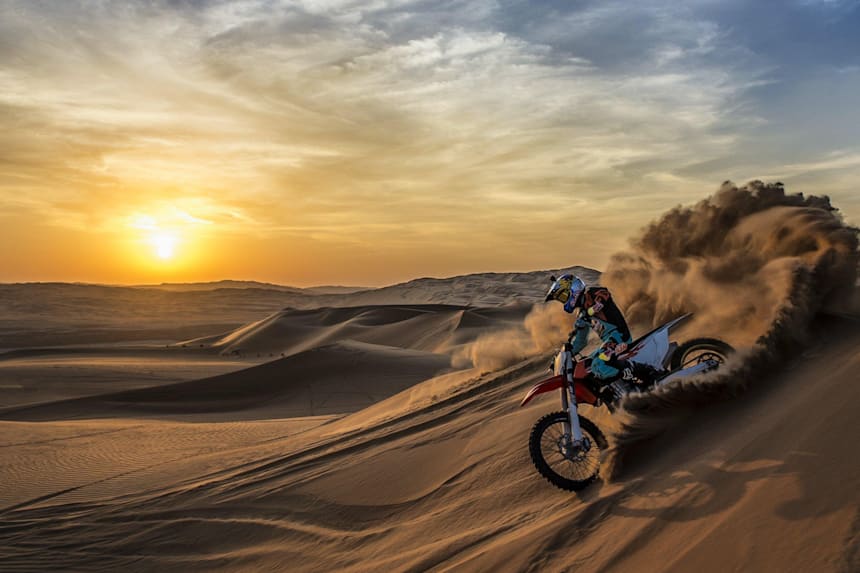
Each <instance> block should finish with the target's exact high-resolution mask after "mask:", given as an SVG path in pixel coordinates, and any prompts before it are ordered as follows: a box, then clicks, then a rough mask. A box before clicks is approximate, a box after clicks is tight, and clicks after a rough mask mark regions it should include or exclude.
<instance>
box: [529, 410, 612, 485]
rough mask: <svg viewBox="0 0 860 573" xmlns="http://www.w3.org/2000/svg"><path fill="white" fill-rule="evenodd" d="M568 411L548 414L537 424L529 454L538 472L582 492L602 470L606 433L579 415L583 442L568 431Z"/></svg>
mask: <svg viewBox="0 0 860 573" xmlns="http://www.w3.org/2000/svg"><path fill="white" fill-rule="evenodd" d="M567 421H568V414H567V412H553V413H552V414H547V415H546V416H544V417H543V418H541V419H540V420H538V421H537V423H535V425H534V427H533V428H532V433H531V435H530V436H529V453H530V454H531V457H532V462H534V465H535V467H536V468H537V471H538V472H539V473H540V475H542V476H543V477H545V478H546V479H547V480H548V481H549V482H550V483H551V484H553V485H554V486H556V487H559V488H561V489H564V490H567V491H579V490H581V489H583V488H585V487H586V486H588V484H590V483H591V482H593V481H594V480H595V479H597V476H598V474H599V473H600V451H601V450H605V449H606V448H607V447H608V444H607V442H606V438H605V437H604V436H603V432H601V431H600V429H599V428H598V427H597V426H596V425H595V424H594V423H593V422H592V421H591V420H589V419H587V418H583V417H582V416H580V417H579V426H580V428H581V429H582V436H583V440H582V443H581V444H574V443H573V439H572V437H571V436H570V434H568V433H566V431H565V427H564V426H565V423H566V422H567Z"/></svg>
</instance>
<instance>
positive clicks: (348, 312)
mask: <svg viewBox="0 0 860 573" xmlns="http://www.w3.org/2000/svg"><path fill="white" fill-rule="evenodd" d="M530 309H531V305H508V306H504V307H500V308H483V307H481V308H475V307H464V306H454V305H375V306H374V305H371V306H367V305H362V306H351V307H345V308H330V307H326V308H320V309H312V310H295V309H287V310H283V311H279V312H276V313H274V314H272V315H270V316H268V317H266V318H264V319H262V320H259V321H255V322H252V323H250V324H247V325H244V326H242V327H240V328H238V329H236V330H233V331H231V332H229V333H226V334H223V335H217V336H209V337H204V338H199V339H194V340H189V341H186V342H183V343H180V346H188V347H195V348H196V347H205V348H213V349H216V350H217V351H218V352H219V353H221V354H223V355H229V356H248V357H255V356H267V355H275V356H277V355H282V356H285V355H290V354H295V353H297V352H302V351H305V350H309V349H311V348H316V347H318V346H324V345H326V344H332V343H334V342H339V341H343V340H355V341H360V342H366V343H369V344H381V345H384V346H396V347H399V348H408V349H412V350H422V351H426V352H436V353H449V354H450V353H452V352H455V351H456V350H457V349H458V348H460V347H462V346H464V345H465V344H468V343H470V342H473V341H474V340H475V339H476V338H477V337H478V336H480V335H483V334H487V333H489V332H492V331H493V330H499V329H503V328H506V327H510V326H514V325H519V324H521V323H522V320H523V317H525V315H526V314H527V313H528V311H529V310H530Z"/></svg>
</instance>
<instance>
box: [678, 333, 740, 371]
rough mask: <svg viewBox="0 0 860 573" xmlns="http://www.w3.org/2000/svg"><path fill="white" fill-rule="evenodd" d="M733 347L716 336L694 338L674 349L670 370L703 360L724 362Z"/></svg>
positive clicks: (732, 352)
mask: <svg viewBox="0 0 860 573" xmlns="http://www.w3.org/2000/svg"><path fill="white" fill-rule="evenodd" d="M734 352H735V349H734V348H732V347H731V345H729V344H726V343H725V342H723V341H722V340H719V339H717V338H694V339H692V340H688V341H687V342H685V343H684V344H682V345H681V346H679V347H678V348H676V349H675V352H673V353H672V360H671V363H670V367H671V370H677V369H679V368H687V367H688V366H692V365H694V364H696V363H699V362H701V361H703V360H707V359H713V360H716V361H717V362H719V363H720V364H721V365H722V364H725V362H726V360H728V359H729V356H731V355H732V354H734Z"/></svg>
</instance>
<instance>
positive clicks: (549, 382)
mask: <svg viewBox="0 0 860 573" xmlns="http://www.w3.org/2000/svg"><path fill="white" fill-rule="evenodd" d="M565 387H567V381H566V380H565V379H564V376H563V375H561V374H556V375H555V376H553V377H552V378H547V379H546V380H542V381H541V382H538V383H537V384H535V385H534V386H532V387H531V389H530V390H529V391H528V392H527V393H526V395H525V397H524V398H523V400H522V402H520V407H522V406H525V405H526V404H528V403H529V402H531V401H532V398H534V397H535V396H537V395H538V394H543V393H545V392H552V391H553V390H558V389H559V388H565Z"/></svg>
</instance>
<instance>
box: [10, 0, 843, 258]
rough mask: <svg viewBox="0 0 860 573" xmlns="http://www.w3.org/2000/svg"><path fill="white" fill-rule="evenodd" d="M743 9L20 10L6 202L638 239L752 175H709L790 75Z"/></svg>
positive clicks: (486, 5)
mask: <svg viewBox="0 0 860 573" xmlns="http://www.w3.org/2000/svg"><path fill="white" fill-rule="evenodd" d="M738 10H740V8H737V9H736V10H735V12H731V9H729V8H716V7H715V6H714V4H713V3H710V2H697V3H694V4H691V5H688V6H686V7H678V6H677V5H676V4H675V3H669V2H655V1H648V2H641V3H630V2H620V1H615V0H607V1H600V2H597V1H589V2H581V3H579V2H578V3H575V4H574V3H567V2H545V3H534V2H525V1H511V2H496V1H489V0H485V1H478V2H466V1H442V2H426V1H397V2H383V1H375V2H363V3H357V2H352V1H334V0H330V1H310V0H307V1H297V2H286V1H283V2H281V1H274V0H250V1H248V0H246V1H241V2H226V1H211V2H206V1H192V0H185V1H167V0H162V1H160V2H151V3H137V2H120V1H105V2H98V3H95V2H73V1H69V2H63V3H61V4H51V5H48V4H44V3H41V2H29V1H26V2H25V1H20V2H6V3H4V4H3V6H2V7H0V117H2V120H3V123H4V125H5V126H9V128H8V129H6V130H4V132H3V133H2V134H0V157H2V158H3V159H2V161H0V205H6V206H9V205H12V204H15V205H16V206H17V208H18V209H24V210H27V209H30V210H32V211H38V212H40V213H42V214H43V216H45V217H48V218H51V219H52V221H53V222H54V223H55V224H57V225H77V226H92V225H93V224H94V223H95V224H99V222H101V223H100V224H103V225H110V224H112V223H111V222H112V221H116V220H118V219H121V218H122V217H127V216H129V214H130V213H135V212H138V211H140V212H145V211H146V210H147V208H149V209H150V210H152V209H155V208H156V207H151V206H153V205H155V206H160V205H177V207H176V208H177V209H183V210H184V209H186V207H183V206H182V205H187V204H191V205H192V206H193V208H190V207H189V208H187V210H186V211H183V212H187V214H188V216H189V217H192V218H195V219H198V218H199V219H200V220H207V221H212V222H213V225H212V226H213V227H219V226H223V228H227V229H231V230H232V231H235V232H243V231H244V232H248V233H266V234H270V235H271V234H282V235H283V236H284V237H285V238H289V237H296V236H302V237H311V238H313V239H314V240H319V241H324V242H329V243H332V244H336V243H338V242H340V243H342V244H350V245H371V244H373V245H376V246H377V247H378V248H384V245H389V246H390V248H391V249H408V248H410V247H411V248H413V249H414V248H418V247H422V246H425V245H427V243H428V241H430V238H431V237H439V238H438V240H435V241H431V242H433V246H434V247H435V248H451V249H453V248H454V247H455V243H456V241H455V239H454V237H456V238H457V240H459V241H460V242H462V241H463V240H470V241H472V243H473V244H486V245H498V244H499V242H500V241H505V242H507V244H509V245H510V247H509V248H511V249H512V250H516V251H522V252H527V251H528V249H534V248H535V247H537V246H539V245H542V244H543V242H544V236H543V234H544V230H545V229H546V228H548V227H550V228H551V227H553V226H562V225H567V226H568V227H570V225H569V224H568V222H569V221H570V220H572V219H573V220H580V221H581V223H580V224H578V225H576V226H575V228H574V229H572V230H571V231H570V233H571V234H572V239H575V240H577V241H578V242H580V243H584V242H586V241H587V240H589V239H590V238H591V237H592V236H593V234H594V233H603V234H604V235H608V236H612V237H615V236H616V235H617V236H625V235H627V234H628V233H629V228H630V227H631V226H638V225H639V224H642V223H644V222H645V221H646V220H647V219H648V218H649V217H651V216H653V215H655V214H656V213H658V212H661V211H662V210H663V209H664V207H665V203H666V202H672V203H675V202H677V201H679V200H684V199H685V198H687V199H692V198H693V196H694V195H697V194H698V193H699V192H700V189H701V185H702V184H703V183H705V184H707V185H708V186H709V187H712V186H714V185H716V184H718V183H719V181H721V180H722V179H725V178H727V177H734V178H737V175H736V174H735V173H726V174H719V175H718V176H716V179H714V178H713V177H712V175H711V173H710V172H709V171H708V170H707V169H703V168H702V166H703V165H704V163H705V162H707V161H711V162H715V163H719V162H720V159H721V158H727V157H735V156H737V155H744V154H747V151H748V148H747V147H746V142H747V141H749V139H750V138H751V137H753V134H754V133H755V131H756V130H757V129H759V128H760V127H761V126H762V125H763V123H762V122H763V120H762V114H761V110H760V109H758V108H757V107H756V106H755V105H754V103H755V102H754V101H753V100H752V99H751V98H752V95H754V93H755V90H757V89H758V90H760V89H762V88H763V86H767V85H769V84H770V82H772V81H773V78H772V77H771V76H770V75H769V74H771V72H772V70H773V69H774V65H775V64H774V62H772V61H768V60H767V59H766V58H761V57H759V55H758V54H756V53H755V52H754V51H753V50H751V49H749V48H748V47H746V46H745V45H744V43H743V42H738V41H737V39H738V38H737V37H736V35H735V32H734V30H735V28H734V27H733V26H734V24H735V22H734V21H733V20H732V18H730V17H729V16H730V15H732V14H736V13H737V11H738ZM846 69H847V68H846ZM22 196H25V197H26V199H24V200H22V199H21V197H22ZM631 205H632V206H636V212H631V211H630V210H629V207H630V206H631ZM148 206H150V207H148ZM158 208H160V207H158ZM611 240H616V239H614V238H613V239H611ZM514 242H515V244H513V243H514ZM565 256H566V255H565Z"/></svg>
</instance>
